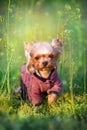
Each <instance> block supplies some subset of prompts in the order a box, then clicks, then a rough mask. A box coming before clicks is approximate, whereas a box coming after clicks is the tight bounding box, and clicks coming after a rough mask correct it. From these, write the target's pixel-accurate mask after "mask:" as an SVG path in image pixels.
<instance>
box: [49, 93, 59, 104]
mask: <svg viewBox="0 0 87 130" xmlns="http://www.w3.org/2000/svg"><path fill="white" fill-rule="evenodd" d="M56 100H57V95H56V94H54V93H52V94H49V95H48V104H52V103H54V102H55V101H56Z"/></svg>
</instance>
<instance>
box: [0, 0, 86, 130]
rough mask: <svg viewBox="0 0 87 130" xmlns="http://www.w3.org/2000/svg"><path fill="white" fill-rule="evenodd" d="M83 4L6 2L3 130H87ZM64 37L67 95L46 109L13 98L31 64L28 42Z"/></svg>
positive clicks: (1, 39) (1, 5)
mask: <svg viewBox="0 0 87 130" xmlns="http://www.w3.org/2000/svg"><path fill="white" fill-rule="evenodd" d="M86 3H87V2H85V0H84V1H82V2H81V1H80V0H50V1H49V0H18V1H17V0H4V1H3V0H1V1H0V130H10V129H11V130H27V129H31V130H35V129H38V130H44V129H48V130H73V129H75V130H86V129H87V38H86V34H87V30H86V26H87V18H86V14H87V11H86ZM60 36H61V37H62V39H63V52H62V55H61V56H60V58H59V60H58V74H59V76H60V78H61V79H62V81H63V92H62V94H61V96H60V97H59V98H58V100H57V102H56V103H54V104H52V105H48V104H47V99H46V100H45V101H44V102H43V104H42V105H41V106H40V107H35V106H32V105H31V104H30V103H29V102H28V101H26V102H24V101H23V100H22V99H21V97H20V94H17V95H15V94H14V93H13V91H14V88H16V87H18V86H19V85H20V68H21V66H22V65H23V64H24V63H25V62H26V58H25V55H24V49H23V43H24V41H29V42H32V41H48V42H51V40H52V39H53V38H57V37H60Z"/></svg>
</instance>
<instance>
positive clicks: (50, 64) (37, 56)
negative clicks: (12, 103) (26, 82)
mask: <svg viewBox="0 0 87 130" xmlns="http://www.w3.org/2000/svg"><path fill="white" fill-rule="evenodd" d="M24 51H25V56H26V58H27V64H26V71H27V73H30V74H33V73H37V75H39V76H40V77H42V78H45V79H46V78H48V77H49V75H50V74H51V71H52V70H53V69H54V68H55V69H57V59H58V58H59V56H60V54H61V52H62V39H61V38H59V39H53V40H52V41H51V43H48V42H37V43H28V42H24ZM32 84H33V83H32ZM56 100H57V95H56V94H55V93H51V94H49V95H48V104H51V103H53V102H55V101H56Z"/></svg>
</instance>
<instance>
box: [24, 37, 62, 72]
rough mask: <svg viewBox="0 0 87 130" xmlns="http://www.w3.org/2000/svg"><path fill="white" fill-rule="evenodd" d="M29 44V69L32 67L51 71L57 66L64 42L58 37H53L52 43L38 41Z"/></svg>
mask: <svg viewBox="0 0 87 130" xmlns="http://www.w3.org/2000/svg"><path fill="white" fill-rule="evenodd" d="M28 44H29V43H28ZM28 44H27V50H28V51H27V52H28V55H27V58H28V69H29V71H30V70H31V67H32V68H33V70H37V71H51V70H52V69H53V68H55V67H56V62H57V58H58V57H59V55H60V53H61V51H62V44H61V42H60V41H59V40H58V39H53V40H52V42H51V43H48V42H37V43H34V44H31V45H28ZM25 52H26V51H25Z"/></svg>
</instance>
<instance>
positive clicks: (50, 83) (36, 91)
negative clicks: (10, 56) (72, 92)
mask: <svg viewBox="0 0 87 130" xmlns="http://www.w3.org/2000/svg"><path fill="white" fill-rule="evenodd" d="M21 72H22V80H23V83H24V84H25V86H26V87H27V94H28V99H29V100H30V101H31V103H32V104H40V103H42V101H43V96H42V93H44V92H46V93H47V94H50V93H51V92H55V93H56V94H60V93H61V92H62V82H61V80H60V78H59V77H58V75H57V71H56V69H54V70H52V72H51V74H50V76H49V77H48V79H44V78H41V77H40V76H38V75H37V74H36V73H34V74H30V73H28V72H26V65H24V66H23V67H22V69H21Z"/></svg>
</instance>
